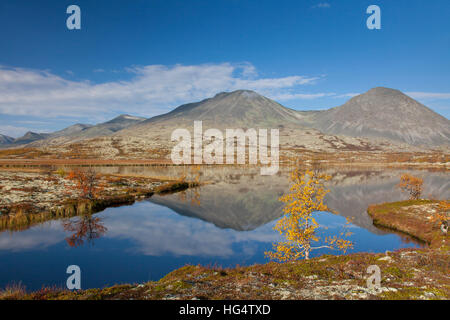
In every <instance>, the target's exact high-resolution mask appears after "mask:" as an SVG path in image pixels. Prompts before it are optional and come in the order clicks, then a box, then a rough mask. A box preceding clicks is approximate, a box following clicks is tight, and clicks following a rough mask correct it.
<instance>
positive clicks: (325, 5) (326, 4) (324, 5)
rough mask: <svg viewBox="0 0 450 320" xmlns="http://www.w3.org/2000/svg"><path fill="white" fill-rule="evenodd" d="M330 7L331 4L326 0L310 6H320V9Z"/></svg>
mask: <svg viewBox="0 0 450 320" xmlns="http://www.w3.org/2000/svg"><path fill="white" fill-rule="evenodd" d="M330 7H331V4H329V3H328V2H320V3H318V4H315V5H313V6H312V8H322V9H327V8H330Z"/></svg>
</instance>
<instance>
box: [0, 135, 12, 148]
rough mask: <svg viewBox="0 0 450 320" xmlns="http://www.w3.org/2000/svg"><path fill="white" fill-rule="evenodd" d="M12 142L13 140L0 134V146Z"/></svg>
mask: <svg viewBox="0 0 450 320" xmlns="http://www.w3.org/2000/svg"><path fill="white" fill-rule="evenodd" d="M13 141H14V138H12V137H9V136H5V135H3V134H0V146H2V145H7V144H10V143H12V142H13Z"/></svg>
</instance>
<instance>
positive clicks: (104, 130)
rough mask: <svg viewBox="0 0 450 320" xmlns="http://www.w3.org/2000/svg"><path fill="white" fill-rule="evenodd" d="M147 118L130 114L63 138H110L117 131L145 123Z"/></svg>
mask: <svg viewBox="0 0 450 320" xmlns="http://www.w3.org/2000/svg"><path fill="white" fill-rule="evenodd" d="M144 120H145V118H142V117H135V116H130V115H128V114H123V115H120V116H118V117H116V118H114V119H112V120H109V121H107V122H103V123H100V124H97V125H95V126H91V127H89V128H86V129H85V130H82V131H78V132H74V133H71V134H65V135H63V137H66V138H68V139H69V140H71V139H77V140H79V139H86V138H95V137H100V136H108V135H111V134H113V133H115V132H117V131H120V130H122V129H125V128H127V127H129V126H132V125H135V124H137V123H140V122H142V121H144Z"/></svg>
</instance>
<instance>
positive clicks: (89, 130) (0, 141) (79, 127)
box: [0, 114, 145, 147]
mask: <svg viewBox="0 0 450 320" xmlns="http://www.w3.org/2000/svg"><path fill="white" fill-rule="evenodd" d="M144 120H145V118H142V117H135V116H130V115H127V114H123V115H120V116H118V117H116V118H114V119H112V120H109V121H107V122H103V123H100V124H97V125H90V124H81V123H77V124H74V125H72V126H70V127H67V128H65V129H62V130H59V131H56V132H52V133H36V132H31V131H29V132H27V133H26V134H25V135H23V136H22V137H19V138H17V139H14V138H11V137H8V136H3V135H1V136H0V146H4V147H5V146H20V145H26V144H29V143H32V142H36V141H39V143H40V144H45V143H46V142H50V141H55V140H57V139H58V138H61V139H62V140H64V141H65V140H70V141H74V140H83V139H88V138H94V137H99V136H108V135H111V134H113V133H115V132H117V131H120V130H122V129H124V128H127V127H128V126H131V125H134V124H136V123H139V122H141V121H144Z"/></svg>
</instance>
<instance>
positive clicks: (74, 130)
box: [50, 123, 93, 138]
mask: <svg viewBox="0 0 450 320" xmlns="http://www.w3.org/2000/svg"><path fill="white" fill-rule="evenodd" d="M92 127H93V125H91V124H82V123H77V124H74V125H71V126H70V127H67V128H65V129H62V130H59V131H56V132H52V133H51V134H50V137H51V138H56V137H62V136H68V135H73V134H78V133H80V132H82V131H85V130H87V129H89V128H92Z"/></svg>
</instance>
